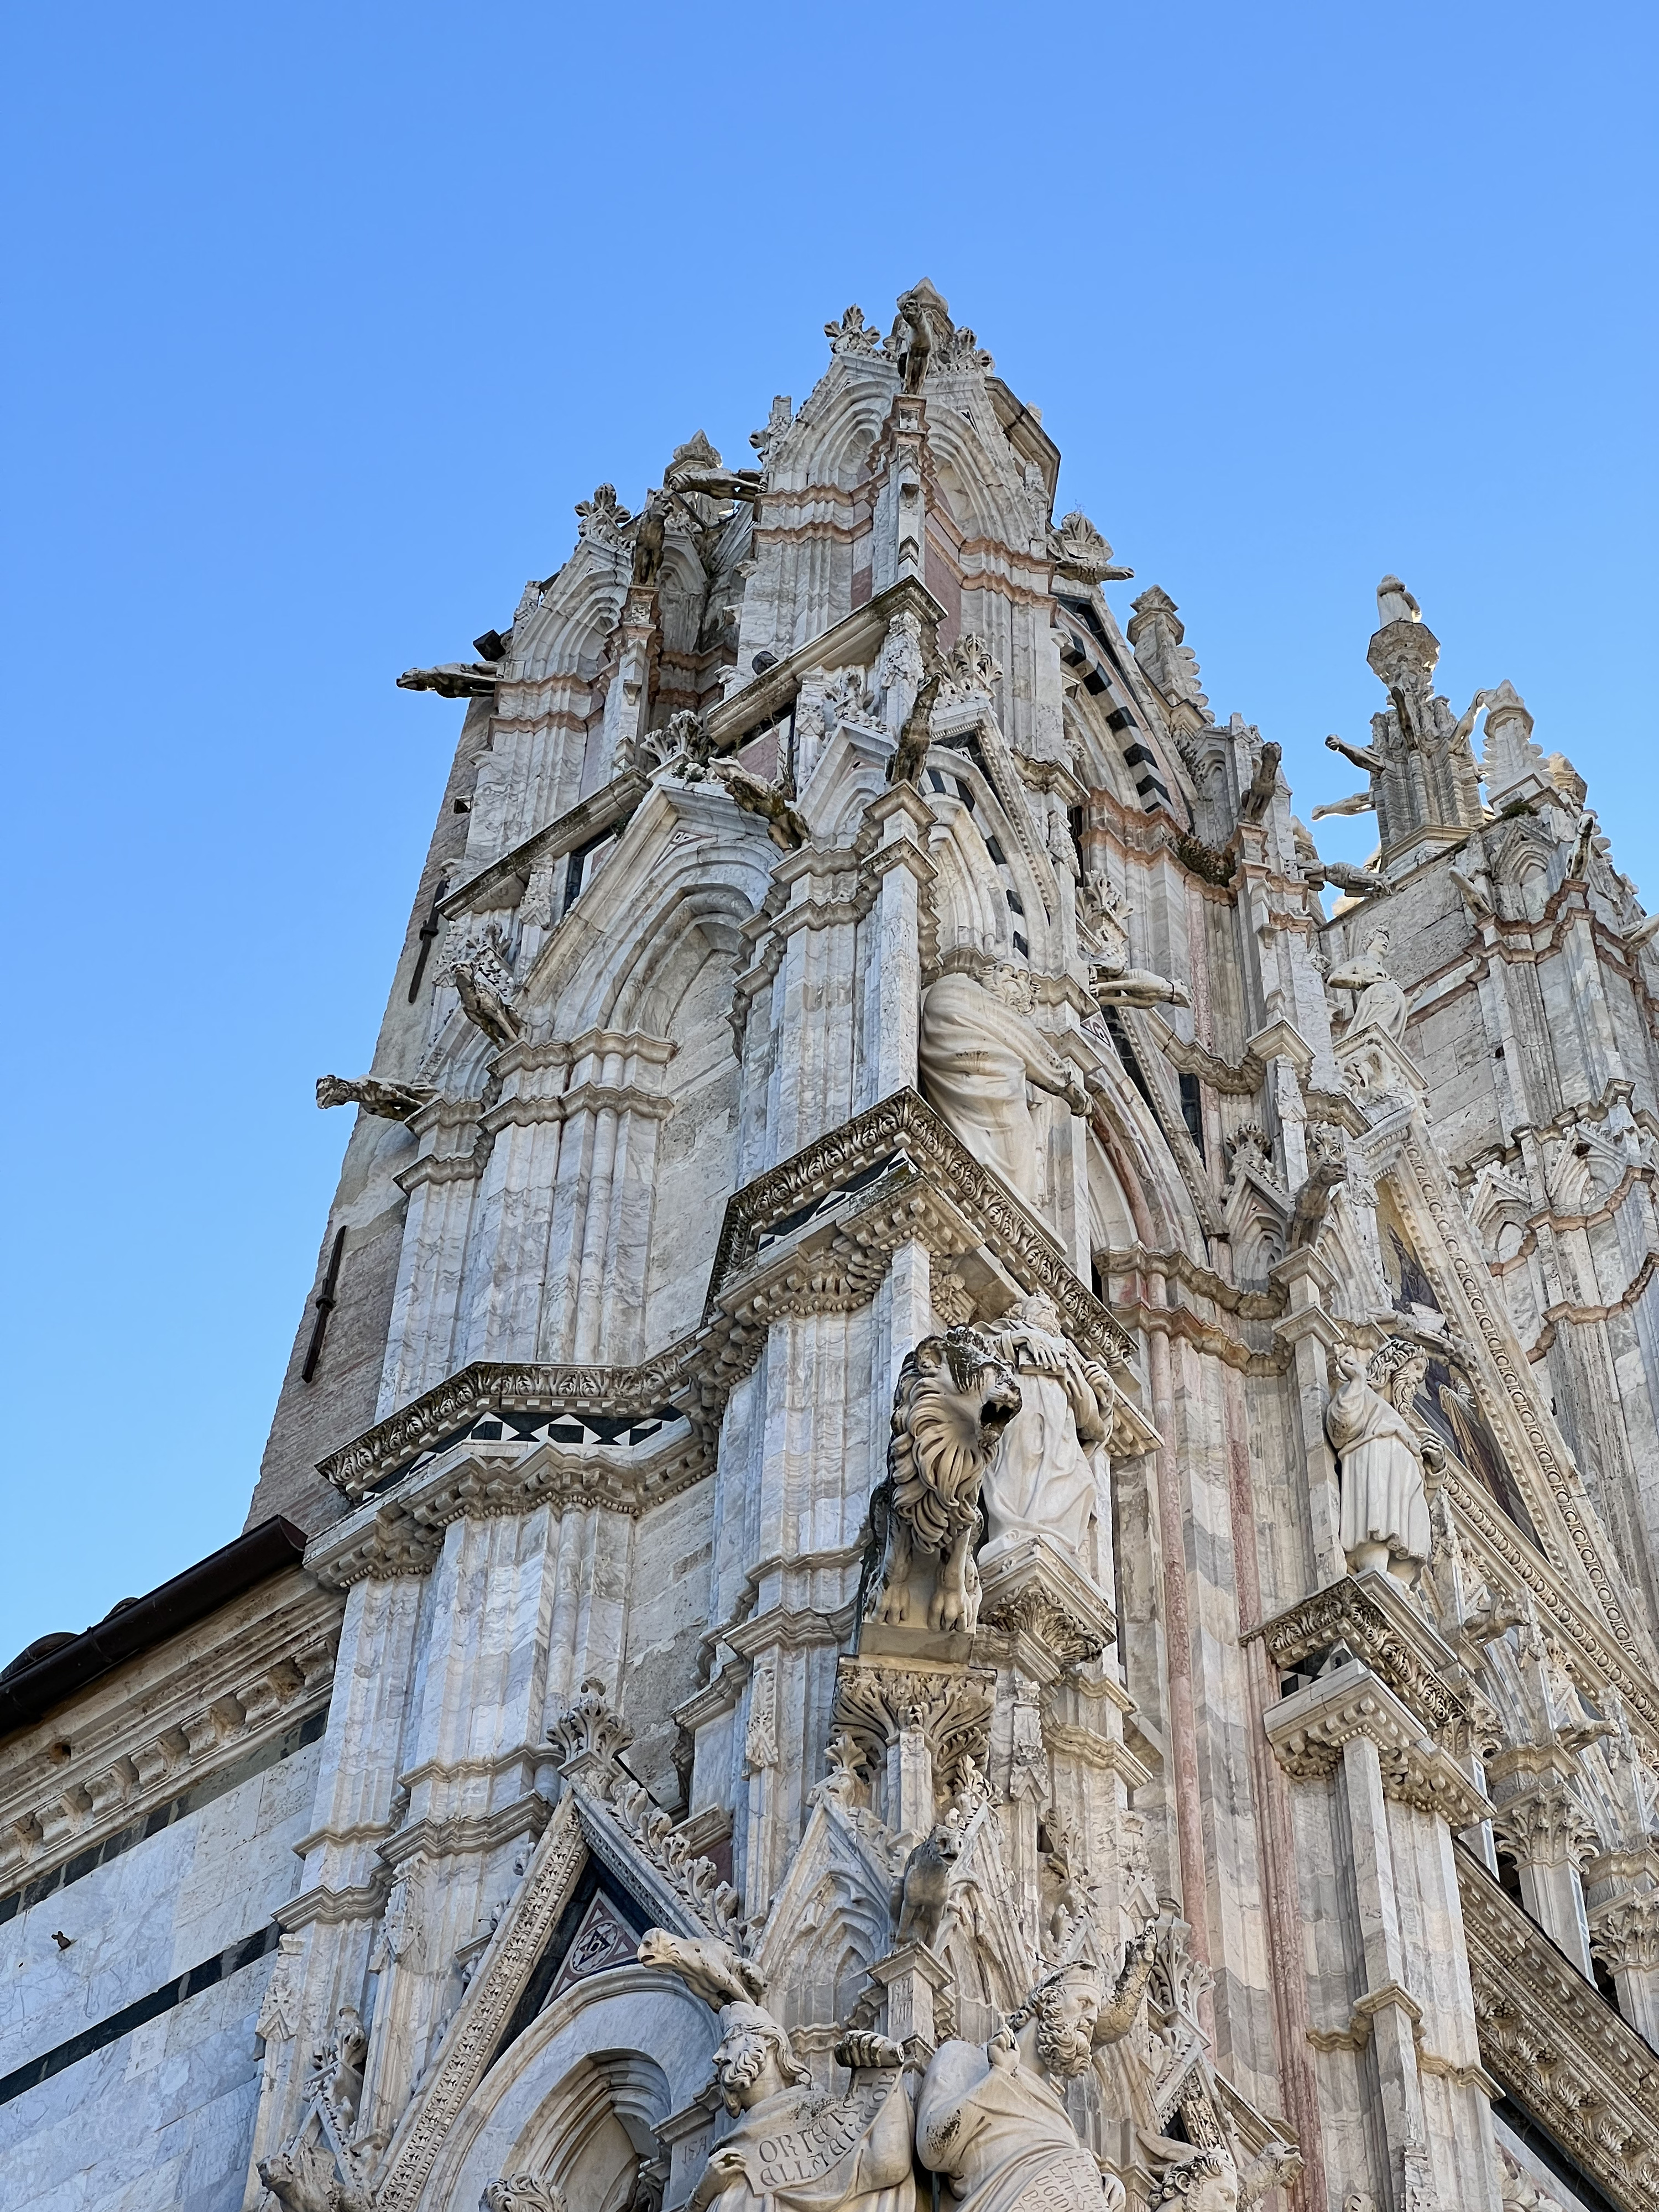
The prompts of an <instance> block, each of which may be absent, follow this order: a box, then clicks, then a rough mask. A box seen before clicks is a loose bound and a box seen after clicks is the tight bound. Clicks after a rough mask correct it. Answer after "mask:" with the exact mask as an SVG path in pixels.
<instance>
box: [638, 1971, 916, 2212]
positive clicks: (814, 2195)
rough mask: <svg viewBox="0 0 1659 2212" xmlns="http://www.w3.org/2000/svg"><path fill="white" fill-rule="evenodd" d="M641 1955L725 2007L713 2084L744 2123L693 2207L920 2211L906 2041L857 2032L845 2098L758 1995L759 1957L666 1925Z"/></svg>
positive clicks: (719, 2151)
mask: <svg viewBox="0 0 1659 2212" xmlns="http://www.w3.org/2000/svg"><path fill="white" fill-rule="evenodd" d="M639 1957H640V1963H641V1966H661V1967H664V1968H665V1969H666V1971H667V1972H670V1973H671V1974H678V1976H679V1978H680V1979H681V1980H682V1981H684V1984H685V1985H686V1987H687V1988H688V1989H689V1990H690V1991H691V1993H692V1995H693V1996H697V1997H701V1998H702V2002H704V2003H705V2004H706V2005H708V2006H710V2007H712V2008H714V2010H715V2011H717V2012H718V2014H719V2015H720V2048H719V2050H718V2051H716V2052H715V2054H714V2085H715V2087H716V2088H717V2089H718V2090H719V2092H720V2100H721V2102H722V2103H723V2104H724V2105H725V2106H726V2111H727V2112H729V2113H730V2114H731V2115H732V2118H733V2119H734V2120H735V2122H736V2124H735V2126H733V2127H732V2129H731V2130H729V2131H728V2133H727V2134H726V2136H723V2137H722V2139H721V2140H720V2142H719V2143H717V2144H716V2145H715V2147H714V2149H713V2150H712V2151H711V2152H710V2154H709V2157H708V2166H706V2167H705V2168H704V2170H703V2173H702V2179H700V2180H699V2181H698V2183H697V2185H696V2188H695V2189H694V2190H693V2191H692V2192H691V2197H690V2203H689V2204H688V2207H687V2212H915V2202H916V2185H915V2172H914V2168H913V2165H912V2160H911V2118H910V2100H909V2099H908V2096H907V2095H906V2093H905V2088H904V2078H903V2072H902V2069H903V2063H904V2054H903V2052H902V2051H901V2050H900V2049H899V2046H898V2045H897V2044H896V2043H890V2042H889V2041H888V2040H887V2039H886V2037H885V2036H881V2035H873V2034H870V2033H866V2032H862V2031H857V2030H854V2031H849V2032H848V2033H847V2034H846V2035H845V2036H843V2037H842V2041H841V2043H840V2044H839V2045H837V2046H836V2061H837V2063H839V2064H841V2065H842V2066H845V2067H846V2068H847V2069H848V2071H849V2072H850V2073H851V2075H852V2077H853V2079H852V2083H851V2086H850V2087H849V2088H848V2093H847V2094H846V2095H845V2096H844V2097H832V2096H828V2095H825V2094H824V2093H822V2092H821V2091H818V2090H816V2089H814V2088H813V2087H812V2076H811V2072H810V2070H809V2069H808V2068H807V2067H806V2066H805V2065H804V2064H803V2063H802V2062H801V2061H800V2060H799V2058H798V2057H796V2056H795V2053H794V2051H793V2048H792V2047H791V2045H790V2041H789V2037H788V2035H787V2032H786V2031H785V2029H784V2027H783V2026H782V2023H781V2021H777V2020H775V2018H774V2017H773V2015H771V2014H770V2013H769V2012H768V2011H767V2010H766V2008H765V2007H764V2006H763V2004H761V2002H759V2000H760V1998H761V1997H762V1996H763V1995H764V1994H765V1988H766V1984H765V1983H764V1982H763V1980H762V1978H761V1977H760V1975H759V1973H758V1972H757V1969H756V1968H755V1966H753V1964H752V1963H751V1962H750V1960H746V1959H739V1958H738V1955H737V1954H736V1953H735V1952H733V1951H732V1950H730V1949H729V1948H727V1947H726V1945H725V1944H723V1943H719V1942H714V1941H712V1940H711V1939H708V1938H704V1939H701V1940H698V1941H696V1942H690V1941H688V1940H686V1939H685V1938H684V1937H681V1936H671V1935H670V1934H669V1933H668V1931H667V1930H666V1929H662V1928H653V1929H651V1930H650V1931H649V1933H648V1934H647V1936H646V1938H645V1940H644V1942H642V1943H641V1945H640V1950H639Z"/></svg>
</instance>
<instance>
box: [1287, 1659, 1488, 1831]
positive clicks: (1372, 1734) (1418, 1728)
mask: <svg viewBox="0 0 1659 2212" xmlns="http://www.w3.org/2000/svg"><path fill="white" fill-rule="evenodd" d="M1262 1725H1263V1726H1264V1728H1265V1729H1266V1730H1267V1741H1268V1742H1269V1743H1271V1744H1272V1746H1273V1755H1274V1757H1275V1758H1276V1759H1278V1761H1279V1765H1281V1766H1282V1767H1283V1768H1284V1769H1285V1772H1286V1773H1287V1774H1289V1775H1290V1776H1291V1778H1292V1779H1293V1780H1295V1781H1297V1782H1308V1781H1323V1780H1325V1779H1326V1778H1328V1777H1329V1776H1330V1775H1332V1774H1333V1773H1334V1771H1336V1768H1337V1766H1338V1765H1339V1764H1340V1761H1341V1758H1342V1753H1343V1747H1344V1746H1345V1745H1346V1744H1348V1743H1350V1742H1352V1741H1354V1739H1355V1738H1357V1737H1361V1736H1364V1737H1367V1738H1369V1739H1370V1741H1371V1742H1372V1743H1373V1744H1375V1745H1376V1752H1377V1758H1378V1761H1379V1763H1380V1765H1381V1767H1382V1773H1383V1791H1384V1794H1385V1795H1386V1796H1389V1797H1394V1798H1397V1799H1398V1800H1399V1801H1400V1802H1401V1804H1405V1805H1410V1806H1413V1807H1414V1808H1416V1809H1417V1810H1418V1811H1419V1812H1421V1813H1437V1814H1439V1815H1440V1817H1441V1818H1442V1819H1443V1820H1445V1821H1446V1823H1447V1824H1448V1826H1450V1827H1451V1828H1452V1829H1453V1830H1454V1831H1456V1830H1458V1829H1461V1828H1470V1827H1473V1826H1475V1824H1476V1823H1477V1822H1478V1821H1480V1820H1485V1819H1486V1818H1487V1816H1488V1815H1489V1814H1490V1813H1491V1811H1492V1807H1491V1805H1490V1803H1489V1802H1488V1801H1487V1800H1486V1797H1485V1796H1483V1795H1482V1793H1481V1792H1480V1790H1478V1789H1477V1788H1476V1787H1475V1785H1474V1783H1473V1782H1471V1781H1470V1780H1469V1778H1468V1775H1466V1774H1465V1773H1464V1772H1463V1771H1462V1768H1461V1767H1460V1766H1459V1765H1457V1763H1456V1761H1455V1759H1453V1758H1452V1757H1451V1755H1450V1753H1449V1752H1446V1751H1444V1750H1443V1749H1442V1748H1441V1747H1440V1746H1439V1745H1438V1744H1437V1743H1435V1742H1433V1741H1431V1739H1430V1738H1429V1737H1428V1736H1426V1735H1424V1733H1423V1727H1422V1723H1421V1722H1420V1721H1419V1719H1418V1717H1417V1715H1416V1714H1415V1713H1414V1712H1413V1711H1412V1710H1411V1708H1410V1707H1409V1706H1408V1705H1406V1704H1405V1703H1404V1701H1403V1700H1402V1699H1400V1698H1398V1697H1396V1696H1395V1693H1394V1692H1393V1691H1392V1690H1391V1689H1389V1686H1388V1685H1387V1684H1386V1683H1385V1682H1383V1681H1382V1680H1380V1679H1379V1678H1378V1677H1377V1676H1376V1674H1372V1672H1371V1671H1370V1668H1369V1667H1365V1666H1362V1665H1361V1664H1360V1663H1359V1662H1358V1661H1357V1660H1355V1661H1352V1662H1350V1663H1349V1664H1348V1665H1346V1666H1345V1667H1339V1668H1336V1669H1335V1670H1334V1672H1333V1673H1331V1674H1326V1675H1323V1676H1322V1677H1321V1679H1320V1680H1318V1681H1316V1682H1314V1683H1311V1684H1310V1686H1308V1688H1306V1689H1305V1690H1298V1691H1297V1692H1296V1693H1295V1695H1294V1696H1292V1697H1289V1698H1285V1699H1283V1700H1282V1701H1281V1702H1280V1703H1279V1705H1276V1706H1274V1707H1273V1708H1272V1709H1271V1710H1270V1711H1268V1712H1267V1713H1266V1714H1264V1716H1263V1717H1262Z"/></svg>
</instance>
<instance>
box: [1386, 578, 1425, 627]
mask: <svg viewBox="0 0 1659 2212" xmlns="http://www.w3.org/2000/svg"><path fill="white" fill-rule="evenodd" d="M1422 619H1423V610H1422V608H1421V607H1419V605H1418V604H1417V601H1416V600H1415V599H1413V597H1412V595H1411V593H1410V592H1408V591H1407V589H1406V586H1404V585H1403V584H1402V583H1401V580H1400V579H1399V577H1398V576H1384V578H1383V580H1382V582H1381V583H1380V584H1379V585H1378V586H1377V587H1376V620H1377V625H1378V627H1379V628H1381V629H1386V628H1387V626H1388V624H1389V623H1395V622H1421V621H1422Z"/></svg>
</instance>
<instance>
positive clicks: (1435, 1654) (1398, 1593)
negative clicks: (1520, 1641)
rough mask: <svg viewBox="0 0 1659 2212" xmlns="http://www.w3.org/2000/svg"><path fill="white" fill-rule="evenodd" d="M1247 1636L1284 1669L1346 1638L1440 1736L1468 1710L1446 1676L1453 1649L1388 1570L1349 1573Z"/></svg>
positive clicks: (1455, 1726)
mask: <svg viewBox="0 0 1659 2212" xmlns="http://www.w3.org/2000/svg"><path fill="white" fill-rule="evenodd" d="M1244 1640H1245V1642H1246V1643H1252V1642H1255V1641H1257V1640H1260V1642H1261V1644H1263V1645H1264V1646H1265V1648H1266V1650H1267V1656H1268V1658H1269V1660H1270V1661H1271V1662H1272V1663H1273V1667H1274V1668H1276V1669H1277V1670H1278V1672H1279V1674H1289V1673H1291V1672H1292V1671H1294V1670H1295V1669H1297V1668H1300V1667H1301V1666H1302V1664H1303V1662H1304V1661H1305V1660H1308V1659H1310V1658H1314V1657H1316V1656H1319V1655H1322V1654H1323V1653H1325V1652H1327V1651H1329V1650H1332V1649H1333V1648H1334V1646H1335V1645H1337V1644H1341V1645H1343V1646H1345V1647H1346V1650H1348V1652H1349V1653H1350V1654H1351V1655H1352V1656H1353V1657H1354V1658H1356V1659H1361V1660H1364V1662H1365V1663H1366V1665H1367V1666H1369V1667H1370V1668H1371V1669H1372V1670H1373V1672H1374V1673H1376V1674H1379V1675H1380V1676H1381V1677H1382V1679H1383V1681H1385V1682H1386V1683H1387V1684H1388V1686H1389V1688H1390V1689H1391V1690H1393V1691H1394V1692H1395V1694H1396V1695H1397V1696H1398V1697H1399V1698H1400V1699H1401V1701H1402V1703H1404V1704H1405V1705H1407V1706H1408V1707H1409V1708H1410V1709H1411V1711H1412V1712H1413V1713H1414V1714H1415V1715H1416V1717H1417V1719H1418V1721H1419V1723H1420V1724H1421V1726H1422V1727H1423V1728H1425V1729H1426V1730H1427V1731H1428V1732H1429V1734H1430V1735H1433V1736H1436V1737H1437V1738H1442V1739H1444V1738H1446V1737H1448V1736H1449V1735H1453V1734H1454V1733H1455V1731H1456V1729H1458V1728H1459V1727H1460V1725H1461V1724H1462V1723H1465V1722H1467V1720H1468V1706H1467V1705H1465V1703H1464V1701H1463V1699H1462V1698H1461V1697H1460V1696H1459V1695H1458V1693H1457V1692H1456V1691H1455V1690H1454V1689H1453V1688H1452V1686H1451V1685H1450V1683H1449V1682H1448V1681H1447V1680H1446V1679H1445V1676H1446V1674H1448V1673H1449V1672H1451V1671H1452V1670H1453V1669H1454V1668H1455V1667H1456V1665H1457V1659H1456V1655H1455V1652H1454V1651H1453V1650H1452V1649H1451V1647H1450V1646H1449V1644H1446V1643H1444V1642H1443V1640H1442V1638H1440V1637H1439V1636H1438V1635H1437V1634H1436V1632H1435V1631H1434V1630H1433V1629H1432V1628H1431V1626H1429V1623H1428V1622H1427V1621H1426V1620H1425V1619H1424V1618H1423V1616H1422V1615H1421V1613H1419V1611H1418V1610H1417V1608H1416V1607H1415V1606H1413V1603H1412V1601H1411V1600H1410V1599H1409V1598H1408V1597H1407V1596H1406V1595H1405V1593H1404V1592H1403V1591H1402V1590H1401V1589H1399V1587H1398V1585H1397V1584H1395V1583H1391V1582H1390V1581H1389V1577H1387V1576H1386V1575H1382V1574H1377V1573H1375V1572H1372V1573H1367V1574H1364V1575H1358V1576H1356V1575H1345V1576H1344V1577H1342V1579H1341V1581H1340V1582H1337V1583H1330V1584H1329V1585H1328V1587H1327V1588H1326V1589H1322V1590H1316V1591H1315V1592H1314V1594H1313V1595H1312V1596H1311V1597H1305V1598H1304V1599H1303V1600H1302V1601H1301V1602H1300V1604H1298V1605H1293V1606H1291V1607H1290V1608H1289V1609H1288V1611H1286V1612H1284V1613H1275V1614H1274V1615H1273V1619H1272V1620H1264V1621H1263V1622H1262V1623H1261V1626H1260V1627H1259V1628H1254V1629H1251V1630H1250V1631H1249V1633H1248V1634H1247V1636H1246V1637H1245V1638H1244Z"/></svg>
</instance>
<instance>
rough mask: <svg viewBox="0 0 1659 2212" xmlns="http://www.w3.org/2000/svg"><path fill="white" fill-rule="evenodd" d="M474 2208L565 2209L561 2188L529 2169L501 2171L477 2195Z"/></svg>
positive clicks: (485, 2211) (503, 2211)
mask: <svg viewBox="0 0 1659 2212" xmlns="http://www.w3.org/2000/svg"><path fill="white" fill-rule="evenodd" d="M478 2212H565V2201H564V2191H562V2189H559V2188H557V2187H556V2186H555V2185H554V2184H553V2183H552V2182H550V2181H541V2180H538V2179H537V2177H536V2175H534V2174H533V2173H504V2174H503V2175H502V2176H501V2179H500V2180H499V2181H492V2182H491V2183H490V2185H489V2187H488V2188H487V2189H486V2190H485V2191H484V2193H483V2196H482V2197H480V2198H479V2199H478Z"/></svg>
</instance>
